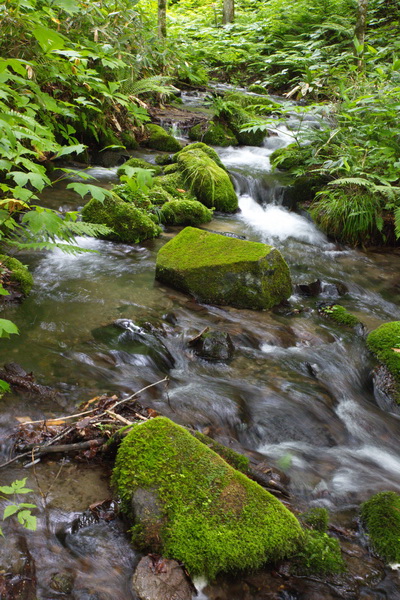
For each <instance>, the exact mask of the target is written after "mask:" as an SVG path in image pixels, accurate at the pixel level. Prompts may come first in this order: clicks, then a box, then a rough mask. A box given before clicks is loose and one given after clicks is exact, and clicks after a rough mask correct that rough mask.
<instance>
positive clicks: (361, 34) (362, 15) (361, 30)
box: [354, 0, 368, 71]
mask: <svg viewBox="0 0 400 600" xmlns="http://www.w3.org/2000/svg"><path fill="white" fill-rule="evenodd" d="M367 10H368V0H358V5H357V21H356V27H355V30H354V35H355V37H356V38H357V41H358V44H359V45H360V46H362V49H361V51H358V50H357V48H356V50H355V56H356V63H357V67H358V70H359V71H362V70H363V68H364V45H365V29H366V26H367Z"/></svg>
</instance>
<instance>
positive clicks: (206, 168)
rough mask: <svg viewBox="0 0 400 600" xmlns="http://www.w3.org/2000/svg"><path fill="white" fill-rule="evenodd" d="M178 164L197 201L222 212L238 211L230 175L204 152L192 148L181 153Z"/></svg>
mask: <svg viewBox="0 0 400 600" xmlns="http://www.w3.org/2000/svg"><path fill="white" fill-rule="evenodd" d="M177 163H178V166H179V169H180V172H181V174H182V177H183V180H184V181H185V183H186V185H187V186H189V188H190V190H191V191H192V192H193V193H194V194H195V196H196V198H197V200H199V201H200V202H202V203H203V204H204V205H205V206H207V207H208V208H215V209H216V210H219V211H221V212H234V211H235V210H237V208H238V198H237V195H236V192H235V190H234V187H233V184H232V181H231V180H230V178H229V175H228V173H227V172H226V171H224V170H223V169H221V167H219V166H218V165H217V164H216V162H215V161H213V160H212V159H211V158H210V157H209V156H208V154H206V153H205V152H204V151H203V150H201V149H200V148H192V149H190V150H187V151H186V152H180V153H179V155H178V157H177Z"/></svg>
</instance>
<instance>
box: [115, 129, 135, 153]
mask: <svg viewBox="0 0 400 600" xmlns="http://www.w3.org/2000/svg"><path fill="white" fill-rule="evenodd" d="M120 138H121V142H122V143H123V144H124V146H125V148H127V149H128V150H137V149H138V148H139V143H138V142H137V140H136V138H135V136H134V135H133V133H131V132H130V131H123V132H122V133H120Z"/></svg>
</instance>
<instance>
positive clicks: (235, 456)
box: [193, 431, 250, 473]
mask: <svg viewBox="0 0 400 600" xmlns="http://www.w3.org/2000/svg"><path fill="white" fill-rule="evenodd" d="M193 435H194V437H195V438H196V439H198V440H199V441H200V442H201V443H202V444H205V445H206V446H208V447H209V448H211V450H214V452H216V453H217V454H219V455H220V456H222V458H223V459H224V460H226V462H227V463H228V464H229V465H231V467H233V468H234V469H237V470H238V471H241V472H242V473H248V471H249V464H250V461H249V459H248V458H247V456H244V455H243V454H239V453H238V452H235V450H232V448H227V447H226V446H224V445H223V444H220V443H219V442H216V441H215V440H213V439H212V438H210V437H209V436H208V435H204V433H201V432H200V431H196V432H195V433H193Z"/></svg>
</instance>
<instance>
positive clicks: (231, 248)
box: [156, 227, 292, 310]
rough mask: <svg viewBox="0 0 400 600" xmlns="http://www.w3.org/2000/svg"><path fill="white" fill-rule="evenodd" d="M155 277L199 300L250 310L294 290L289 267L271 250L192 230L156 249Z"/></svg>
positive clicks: (273, 302) (275, 301) (276, 301)
mask: <svg viewBox="0 0 400 600" xmlns="http://www.w3.org/2000/svg"><path fill="white" fill-rule="evenodd" d="M156 278H157V279H159V280H160V281H163V282H164V283H167V284H168V285H171V286H172V287H175V288H177V289H179V290H182V291H183V292H186V293H189V294H192V295H194V296H195V297H196V298H198V299H199V300H200V301H203V302H208V303H211V304H221V305H224V304H230V305H231V306H236V307H238V308H251V309H254V310H263V309H269V308H272V307H273V306H275V305H276V304H279V303H280V302H282V300H285V299H287V298H288V297H289V296H290V294H291V292H292V285H291V279H290V273H289V268H288V266H287V264H286V262H285V261H284V259H283V257H282V255H281V254H280V252H279V251H278V250H276V249H275V248H273V247H272V246H267V245H266V244H260V243H258V242H248V241H245V240H239V239H236V238H231V237H227V236H224V235H219V234H217V233H210V232H208V231H202V230H200V229H194V228H192V227H186V228H185V229H184V230H183V231H181V232H180V233H179V234H178V235H177V236H176V237H175V238H173V239H172V240H170V241H169V242H168V243H167V244H165V246H163V248H161V250H159V252H158V255H157V263H156Z"/></svg>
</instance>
